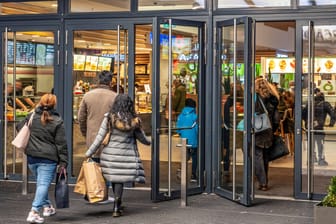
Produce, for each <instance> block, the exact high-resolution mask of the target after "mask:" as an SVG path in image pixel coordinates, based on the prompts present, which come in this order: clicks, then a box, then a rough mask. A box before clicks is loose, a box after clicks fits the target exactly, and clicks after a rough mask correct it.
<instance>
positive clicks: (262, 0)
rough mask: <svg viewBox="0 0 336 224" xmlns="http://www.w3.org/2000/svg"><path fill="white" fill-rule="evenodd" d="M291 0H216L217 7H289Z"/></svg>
mask: <svg viewBox="0 0 336 224" xmlns="http://www.w3.org/2000/svg"><path fill="white" fill-rule="evenodd" d="M290 5H291V0H272V1H269V0H253V1H246V0H218V8H254V7H289V6H290Z"/></svg>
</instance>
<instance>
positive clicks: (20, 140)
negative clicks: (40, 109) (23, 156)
mask: <svg viewBox="0 0 336 224" xmlns="http://www.w3.org/2000/svg"><path fill="white" fill-rule="evenodd" d="M34 114H35V112H33V113H32V115H31V116H30V118H29V120H28V122H26V123H25V124H24V125H23V127H22V128H21V130H20V131H19V133H18V134H17V135H16V137H15V138H14V139H13V141H12V145H14V146H15V147H16V148H18V149H21V150H24V149H25V148H26V147H27V145H28V141H29V137H30V126H31V124H32V122H33V117H34Z"/></svg>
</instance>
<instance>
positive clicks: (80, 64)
mask: <svg viewBox="0 0 336 224" xmlns="http://www.w3.org/2000/svg"><path fill="white" fill-rule="evenodd" d="M84 65H85V55H80V54H75V55H74V70H84Z"/></svg>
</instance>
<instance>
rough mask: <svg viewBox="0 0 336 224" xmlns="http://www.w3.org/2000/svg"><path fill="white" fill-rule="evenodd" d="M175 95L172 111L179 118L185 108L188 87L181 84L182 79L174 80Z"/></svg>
mask: <svg viewBox="0 0 336 224" xmlns="http://www.w3.org/2000/svg"><path fill="white" fill-rule="evenodd" d="M174 87H175V89H174V95H173V102H172V104H173V105H172V110H173V113H174V112H175V113H176V116H178V115H179V114H180V113H181V111H182V109H183V108H184V106H185V99H186V87H185V85H184V84H183V83H182V82H181V80H180V79H175V80H174Z"/></svg>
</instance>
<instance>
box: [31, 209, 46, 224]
mask: <svg viewBox="0 0 336 224" xmlns="http://www.w3.org/2000/svg"><path fill="white" fill-rule="evenodd" d="M27 222H29V223H44V218H42V217H41V216H40V215H39V214H38V213H37V212H35V211H30V212H29V214H28V217H27Z"/></svg>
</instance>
